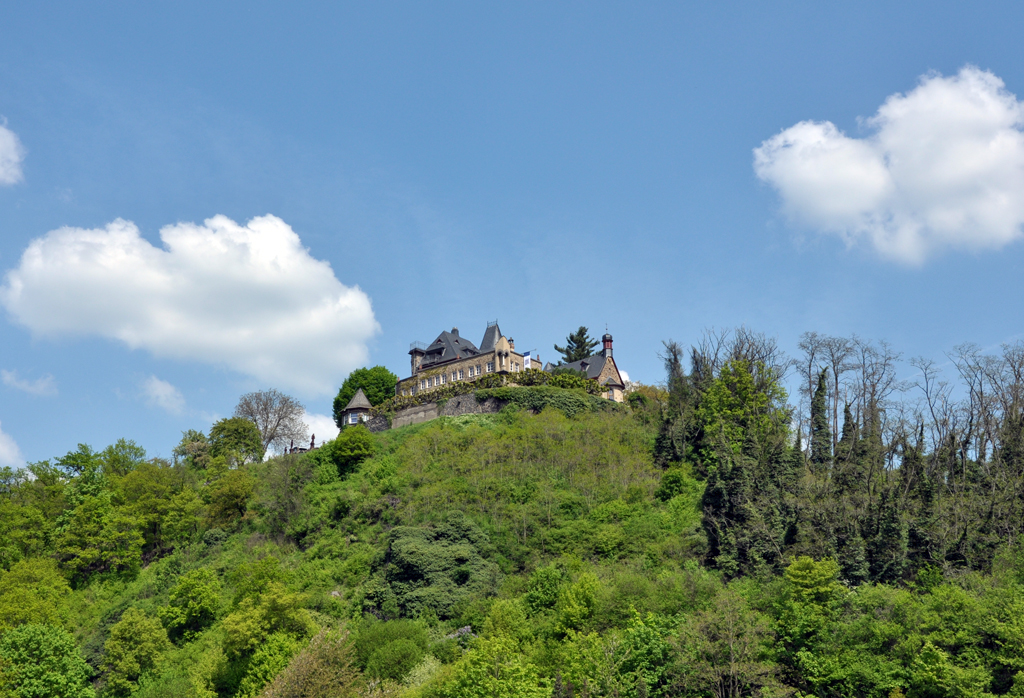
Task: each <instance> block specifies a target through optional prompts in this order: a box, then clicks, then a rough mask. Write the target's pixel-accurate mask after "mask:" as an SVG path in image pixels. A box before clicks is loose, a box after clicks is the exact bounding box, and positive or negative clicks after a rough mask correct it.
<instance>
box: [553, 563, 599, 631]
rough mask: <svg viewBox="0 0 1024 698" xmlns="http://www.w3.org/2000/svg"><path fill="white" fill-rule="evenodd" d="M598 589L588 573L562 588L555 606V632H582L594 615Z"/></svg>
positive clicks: (594, 580)
mask: <svg viewBox="0 0 1024 698" xmlns="http://www.w3.org/2000/svg"><path fill="white" fill-rule="evenodd" d="M599 588H600V582H598V581H597V577H595V576H594V575H593V574H590V573H586V574H583V575H581V576H580V578H579V579H578V580H576V581H575V582H574V583H573V584H570V585H568V586H567V587H565V588H563V589H562V590H561V592H559V594H558V601H557V602H556V604H555V630H557V631H559V632H561V633H568V632H569V631H571V630H576V631H579V630H582V629H583V628H584V627H585V626H586V625H587V621H589V620H590V618H591V616H593V615H594V608H595V606H596V603H597V591H598V589H599Z"/></svg>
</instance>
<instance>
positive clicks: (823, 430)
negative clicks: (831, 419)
mask: <svg viewBox="0 0 1024 698" xmlns="http://www.w3.org/2000/svg"><path fill="white" fill-rule="evenodd" d="M827 377H828V369H827V368H823V369H822V370H821V373H819V374H818V387H817V388H815V390H814V396H813V397H812V398H811V459H810V460H811V466H812V467H813V468H814V469H815V470H816V471H817V472H819V473H821V472H825V471H827V469H828V466H829V464H830V463H831V462H832V430H831V429H829V426H828V382H827V380H826V379H827Z"/></svg>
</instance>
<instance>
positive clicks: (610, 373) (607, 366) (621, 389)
mask: <svg viewBox="0 0 1024 698" xmlns="http://www.w3.org/2000/svg"><path fill="white" fill-rule="evenodd" d="M601 344H602V349H601V353H600V354H594V355H593V356H588V357H587V358H585V359H582V360H580V361H573V362H572V363H568V364H557V365H555V364H551V363H549V364H548V365H547V366H545V367H544V370H545V371H547V372H549V373H550V372H551V371H553V370H555V369H556V368H570V369H572V370H574V371H579V372H580V373H582V374H584V375H585V376H586V377H587V378H589V379H590V380H594V381H597V384H598V385H600V386H602V387H603V388H605V393H604V397H605V398H606V399H608V400H614V401H615V402H622V401H623V400H624V399H625V390H626V382H625V381H624V380H622V375H621V374H619V367H618V366H617V365H616V364H615V358H614V357H613V356H612V336H611V335H610V334H608V333H605V335H604V336H603V337H601Z"/></svg>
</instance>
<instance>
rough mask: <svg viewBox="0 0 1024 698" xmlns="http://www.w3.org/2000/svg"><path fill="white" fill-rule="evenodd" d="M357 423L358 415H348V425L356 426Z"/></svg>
mask: <svg viewBox="0 0 1024 698" xmlns="http://www.w3.org/2000/svg"><path fill="white" fill-rule="evenodd" d="M358 421H359V415H357V414H356V413H355V412H353V413H352V414H350V415H349V416H348V423H349V424H356V423H357V422H358Z"/></svg>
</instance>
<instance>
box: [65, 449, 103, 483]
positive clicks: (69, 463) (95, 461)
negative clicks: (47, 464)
mask: <svg viewBox="0 0 1024 698" xmlns="http://www.w3.org/2000/svg"><path fill="white" fill-rule="evenodd" d="M56 463H57V467H58V468H60V469H61V470H63V471H64V472H65V473H66V474H68V475H70V476H71V477H78V476H80V475H82V474H83V473H88V472H90V471H96V470H99V469H100V468H101V467H102V465H103V458H102V456H101V455H100V454H99V453H96V452H95V451H94V450H92V447H91V446H89V445H88V444H78V449H77V450H74V451H68V453H67V454H66V455H63V456H61V457H60V458H57V459H56Z"/></svg>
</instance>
